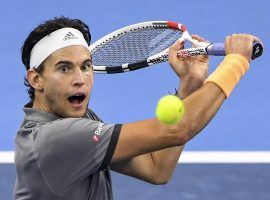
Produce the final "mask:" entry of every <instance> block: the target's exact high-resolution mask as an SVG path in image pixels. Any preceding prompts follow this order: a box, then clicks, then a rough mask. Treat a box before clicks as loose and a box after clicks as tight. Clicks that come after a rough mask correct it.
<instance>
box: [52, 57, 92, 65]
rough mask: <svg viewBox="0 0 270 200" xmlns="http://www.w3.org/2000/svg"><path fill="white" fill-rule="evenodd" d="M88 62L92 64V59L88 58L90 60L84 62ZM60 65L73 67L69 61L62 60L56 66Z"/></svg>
mask: <svg viewBox="0 0 270 200" xmlns="http://www.w3.org/2000/svg"><path fill="white" fill-rule="evenodd" d="M86 62H92V58H91V59H90V58H88V59H86V60H84V61H83V63H86ZM59 64H69V65H72V62H70V61H67V60H60V61H58V62H57V63H56V64H55V65H56V66H57V65H59Z"/></svg>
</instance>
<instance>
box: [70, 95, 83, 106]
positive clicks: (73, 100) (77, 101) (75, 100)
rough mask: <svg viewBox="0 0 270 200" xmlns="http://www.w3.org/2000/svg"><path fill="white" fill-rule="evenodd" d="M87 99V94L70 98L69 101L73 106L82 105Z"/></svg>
mask: <svg viewBox="0 0 270 200" xmlns="http://www.w3.org/2000/svg"><path fill="white" fill-rule="evenodd" d="M85 98H86V95H85V94H83V93H79V94H75V95H72V96H70V97H68V101H69V102H70V103H72V104H81V103H82V102H83V100H84V99H85Z"/></svg>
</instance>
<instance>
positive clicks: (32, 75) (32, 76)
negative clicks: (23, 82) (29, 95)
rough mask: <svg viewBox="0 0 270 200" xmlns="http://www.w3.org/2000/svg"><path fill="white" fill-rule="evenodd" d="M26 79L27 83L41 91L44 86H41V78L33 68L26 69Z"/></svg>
mask: <svg viewBox="0 0 270 200" xmlns="http://www.w3.org/2000/svg"><path fill="white" fill-rule="evenodd" d="M27 79H28V82H29V84H30V85H31V86H32V87H33V88H34V89H35V90H38V91H42V90H43V88H44V86H43V78H42V77H41V75H40V74H39V73H38V72H36V71H35V70H34V69H29V70H28V71H27Z"/></svg>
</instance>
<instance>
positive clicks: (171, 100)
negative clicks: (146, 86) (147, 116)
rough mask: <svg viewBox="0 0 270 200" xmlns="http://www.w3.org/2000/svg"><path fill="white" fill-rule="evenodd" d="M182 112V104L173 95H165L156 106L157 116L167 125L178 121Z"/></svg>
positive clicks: (183, 108)
mask: <svg viewBox="0 0 270 200" xmlns="http://www.w3.org/2000/svg"><path fill="white" fill-rule="evenodd" d="M184 113H185V107H184V104H183V102H182V101H181V100H180V99H179V98H178V97H176V96H175V95H166V96H164V97H162V98H161V99H160V100H159V102H158V104H157V107H156V116H157V118H158V119H159V120H160V121H161V122H163V123H164V124H168V125H173V124H176V123H178V122H180V120H181V119H182V117H183V115H184Z"/></svg>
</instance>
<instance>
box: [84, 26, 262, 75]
mask: <svg viewBox="0 0 270 200" xmlns="http://www.w3.org/2000/svg"><path fill="white" fill-rule="evenodd" d="M176 40H180V41H184V42H187V41H188V42H190V43H191V44H192V45H193V46H194V48H188V49H183V50H180V51H179V52H178V53H177V56H178V57H180V58H181V57H186V56H197V55H214V56H225V55H226V53H225V47H224V43H207V42H198V41H197V40H194V39H192V38H191V36H190V35H189V33H188V31H187V29H186V27H185V26H184V25H183V24H179V23H176V22H171V21H149V22H142V23H138V24H133V25H130V26H127V27H124V28H121V29H119V30H116V31H114V32H112V33H110V34H108V35H106V36H104V37H103V38H101V39H99V40H98V41H96V42H95V43H93V44H92V45H91V46H90V47H89V49H90V52H91V54H92V57H93V65H94V66H93V69H94V72H96V73H107V74H112V73H123V72H129V71H134V70H138V69H141V68H144V67H148V66H151V65H153V64H157V63H161V62H166V61H167V60H168V51H169V47H170V46H171V45H172V44H173V43H174V42H175V41H176ZM262 52H263V46H262V45H261V44H260V43H258V42H255V43H254V44H253V53H252V59H255V58H257V57H259V56H260V55H262Z"/></svg>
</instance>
